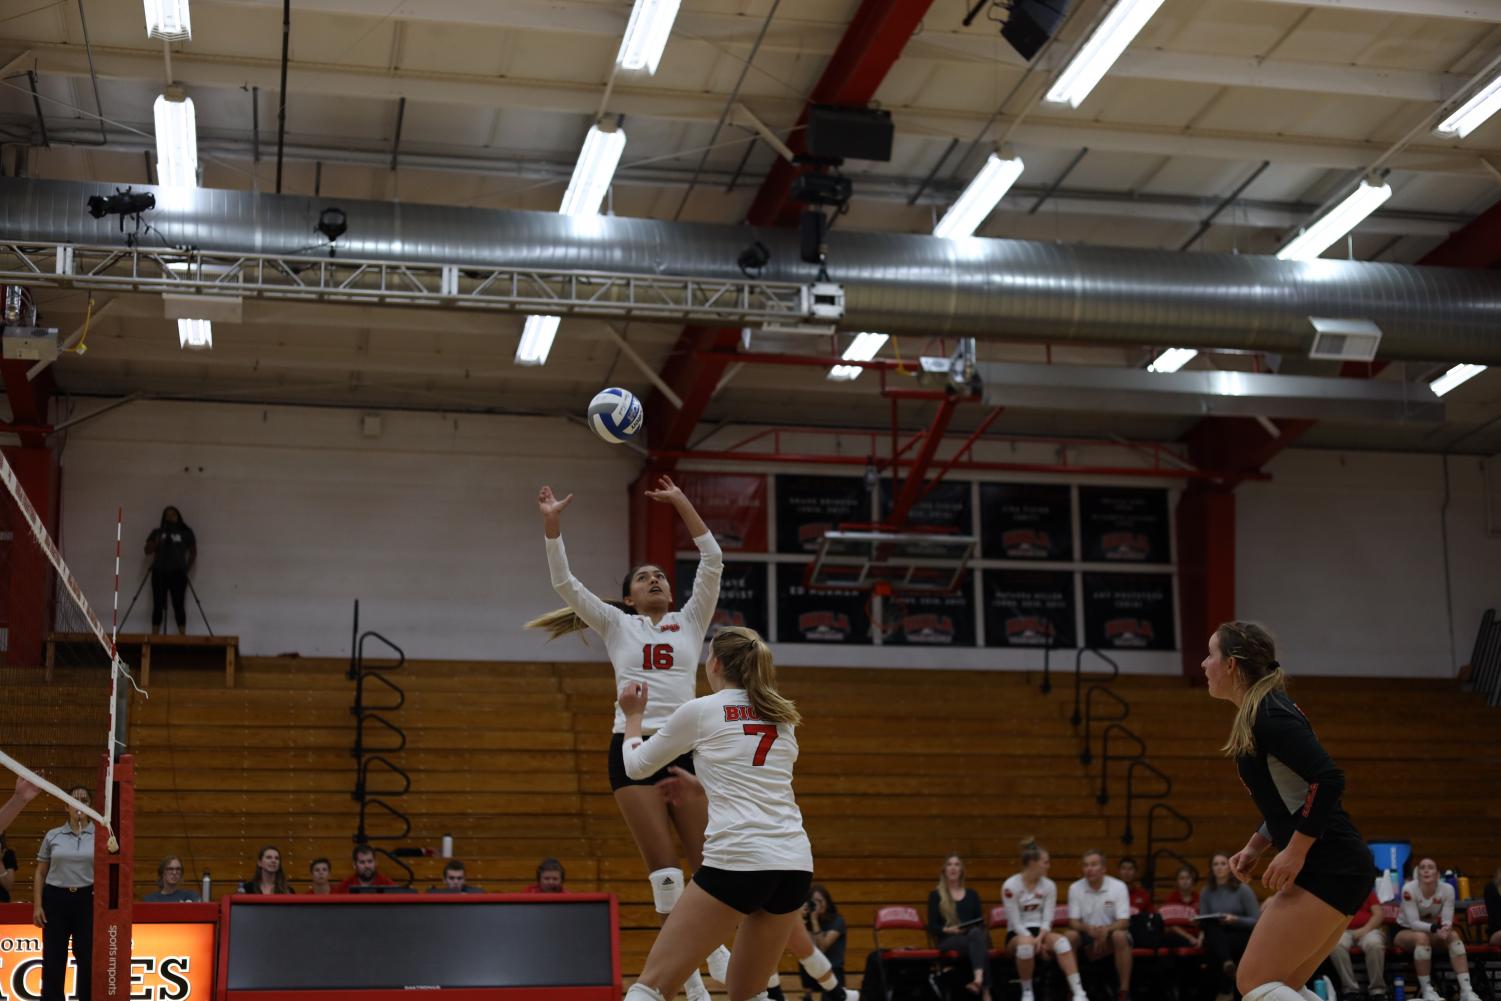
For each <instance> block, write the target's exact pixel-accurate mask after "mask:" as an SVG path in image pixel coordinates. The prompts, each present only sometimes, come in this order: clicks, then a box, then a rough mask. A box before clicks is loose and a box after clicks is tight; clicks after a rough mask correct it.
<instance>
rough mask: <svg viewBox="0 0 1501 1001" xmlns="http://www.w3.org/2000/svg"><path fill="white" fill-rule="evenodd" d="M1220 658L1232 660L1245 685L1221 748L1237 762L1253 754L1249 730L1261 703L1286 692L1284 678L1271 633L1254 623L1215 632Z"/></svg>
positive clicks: (1234, 624) (1230, 624) (1225, 626)
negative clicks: (1270, 696)
mask: <svg viewBox="0 0 1501 1001" xmlns="http://www.w3.org/2000/svg"><path fill="white" fill-rule="evenodd" d="M1214 634H1215V637H1216V638H1217V639H1218V640H1219V648H1220V657H1221V658H1222V659H1224V660H1234V661H1235V666H1236V667H1237V669H1238V670H1239V671H1240V677H1241V679H1242V681H1243V682H1244V683H1245V684H1247V685H1248V687H1247V689H1246V694H1245V697H1244V698H1242V699H1241V701H1240V707H1239V708H1238V709H1237V710H1236V711H1235V722H1234V723H1232V724H1231V725H1230V737H1229V739H1228V740H1226V741H1225V746H1224V747H1222V748H1220V750H1222V751H1223V752H1224V753H1225V755H1226V756H1227V757H1231V758H1238V757H1242V756H1244V755H1248V754H1255V753H1256V736H1255V734H1254V733H1253V732H1252V727H1253V726H1254V725H1255V723H1256V713H1257V711H1258V710H1259V709H1260V708H1261V702H1262V700H1263V699H1265V698H1266V697H1267V696H1268V695H1269V694H1271V693H1272V692H1280V691H1286V690H1287V675H1286V674H1285V673H1283V670H1282V665H1281V664H1279V663H1278V662H1277V644H1276V641H1275V640H1273V639H1272V635H1271V633H1269V632H1267V631H1266V629H1264V628H1263V627H1262V626H1260V625H1258V624H1256V623H1254V622H1226V623H1224V624H1222V625H1221V626H1220V627H1219V628H1218V629H1216V630H1215V633H1214Z"/></svg>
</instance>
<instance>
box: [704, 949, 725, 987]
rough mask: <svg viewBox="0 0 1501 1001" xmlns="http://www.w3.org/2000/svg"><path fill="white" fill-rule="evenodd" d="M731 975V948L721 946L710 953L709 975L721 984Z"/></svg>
mask: <svg viewBox="0 0 1501 1001" xmlns="http://www.w3.org/2000/svg"><path fill="white" fill-rule="evenodd" d="M729 975H730V950H728V949H726V948H725V947H724V946H720V947H719V948H717V949H715V950H714V951H713V952H711V953H709V976H711V977H713V978H714V979H715V980H717V981H719V982H720V983H721V984H722V983H724V982H725V979H726V978H727V977H729Z"/></svg>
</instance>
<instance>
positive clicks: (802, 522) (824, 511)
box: [777, 473, 870, 642]
mask: <svg viewBox="0 0 1501 1001" xmlns="http://www.w3.org/2000/svg"><path fill="white" fill-rule="evenodd" d="M869 521H870V494H869V493H868V492H867V491H866V489H865V480H864V479H863V478H861V477H850V476H783V475H782V474H780V473H778V474H777V552H779V553H811V552H813V551H814V550H816V549H817V548H818V541H819V540H820V539H822V538H823V533H825V532H827V531H829V530H830V529H832V528H837V527H838V526H839V525H841V524H843V523H845V522H860V523H867V522H869ZM783 639H784V642H785V639H786V638H785V637H784V638H783Z"/></svg>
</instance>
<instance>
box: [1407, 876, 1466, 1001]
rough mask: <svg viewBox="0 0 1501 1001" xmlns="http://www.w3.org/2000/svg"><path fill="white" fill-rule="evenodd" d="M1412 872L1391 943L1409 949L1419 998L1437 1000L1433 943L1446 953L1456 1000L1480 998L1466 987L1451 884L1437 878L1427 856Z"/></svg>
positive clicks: (1462, 950) (1464, 960) (1461, 945)
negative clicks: (1454, 982) (1455, 984)
mask: <svg viewBox="0 0 1501 1001" xmlns="http://www.w3.org/2000/svg"><path fill="white" fill-rule="evenodd" d="M1413 876H1414V878H1413V879H1410V880H1408V881H1407V882H1406V883H1405V884H1403V886H1402V903H1401V910H1399V911H1398V912H1397V924H1398V925H1400V926H1401V930H1400V931H1398V932H1397V937H1396V940H1395V942H1394V944H1395V945H1396V946H1397V948H1399V949H1402V950H1404V951H1406V952H1410V953H1412V965H1413V968H1414V969H1416V970H1417V974H1418V984H1419V985H1420V986H1421V988H1422V995H1421V999H1422V1001H1440V997H1439V993H1438V991H1436V990H1434V989H1433V947H1434V946H1435V945H1436V946H1438V947H1439V948H1441V949H1444V950H1446V951H1447V952H1448V953H1449V963H1450V965H1451V966H1453V967H1454V977H1455V979H1456V980H1458V981H1459V999H1460V1001H1480V998H1479V995H1477V994H1476V993H1475V992H1474V990H1472V989H1471V987H1470V961H1469V957H1468V955H1467V954H1466V950H1465V942H1464V938H1463V937H1462V936H1461V935H1460V934H1459V930H1458V929H1456V928H1455V927H1454V887H1452V886H1450V885H1449V884H1448V883H1445V882H1444V881H1443V880H1441V879H1439V878H1438V863H1437V862H1435V861H1433V859H1431V858H1425V859H1422V860H1420V861H1419V862H1418V864H1417V866H1416V867H1415V868H1414V869H1413Z"/></svg>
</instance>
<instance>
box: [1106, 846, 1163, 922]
mask: <svg viewBox="0 0 1501 1001" xmlns="http://www.w3.org/2000/svg"><path fill="white" fill-rule="evenodd" d="M1115 871H1116V875H1117V876H1119V877H1120V881H1121V882H1122V883H1125V884H1126V895H1127V897H1128V898H1129V899H1130V901H1131V916H1132V917H1135V916H1136V915H1138V914H1151V913H1152V911H1153V910H1154V908H1153V907H1152V891H1150V890H1148V889H1147V888H1146V887H1144V886H1142V885H1141V884H1140V883H1138V882H1137V881H1136V880H1137V876H1138V872H1137V868H1136V859H1134V858H1132V857H1131V856H1130V855H1122V856H1121V860H1120V861H1119V862H1117V863H1116V867H1115Z"/></svg>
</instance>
